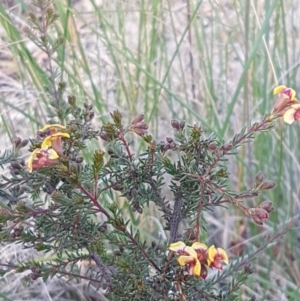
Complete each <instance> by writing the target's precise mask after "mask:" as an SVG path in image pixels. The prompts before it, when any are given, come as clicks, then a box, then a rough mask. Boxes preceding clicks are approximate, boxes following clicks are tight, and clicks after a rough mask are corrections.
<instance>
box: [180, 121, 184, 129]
mask: <svg viewBox="0 0 300 301" xmlns="http://www.w3.org/2000/svg"><path fill="white" fill-rule="evenodd" d="M184 127H185V122H184V121H183V120H181V121H180V129H181V130H183V129H184Z"/></svg>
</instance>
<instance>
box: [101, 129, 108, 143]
mask: <svg viewBox="0 0 300 301" xmlns="http://www.w3.org/2000/svg"><path fill="white" fill-rule="evenodd" d="M99 136H100V138H101V139H103V140H104V141H108V140H109V138H108V135H107V134H106V133H105V132H103V131H102V132H100V134H99Z"/></svg>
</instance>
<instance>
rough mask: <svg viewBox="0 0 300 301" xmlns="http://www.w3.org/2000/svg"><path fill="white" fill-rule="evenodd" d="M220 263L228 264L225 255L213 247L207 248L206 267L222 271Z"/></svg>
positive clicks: (219, 249)
mask: <svg viewBox="0 0 300 301" xmlns="http://www.w3.org/2000/svg"><path fill="white" fill-rule="evenodd" d="M222 262H225V263H226V264H228V262H229V261H228V255H227V253H226V252H225V251H224V250H223V249H221V248H216V247H215V246H214V245H212V246H211V247H209V249H208V266H209V267H214V268H216V269H219V270H222V269H223V266H222Z"/></svg>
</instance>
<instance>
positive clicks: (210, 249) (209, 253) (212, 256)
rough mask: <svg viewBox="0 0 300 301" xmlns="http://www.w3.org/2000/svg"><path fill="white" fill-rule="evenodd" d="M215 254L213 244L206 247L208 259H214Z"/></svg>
mask: <svg viewBox="0 0 300 301" xmlns="http://www.w3.org/2000/svg"><path fill="white" fill-rule="evenodd" d="M216 254H217V250H216V247H215V246H214V245H212V246H210V247H209V249H208V259H209V260H210V261H214V258H215V255H216Z"/></svg>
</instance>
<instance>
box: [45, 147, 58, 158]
mask: <svg viewBox="0 0 300 301" xmlns="http://www.w3.org/2000/svg"><path fill="white" fill-rule="evenodd" d="M47 152H48V158H49V159H51V160H54V159H57V158H59V156H58V154H57V153H56V151H55V150H54V149H48V150H47Z"/></svg>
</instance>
